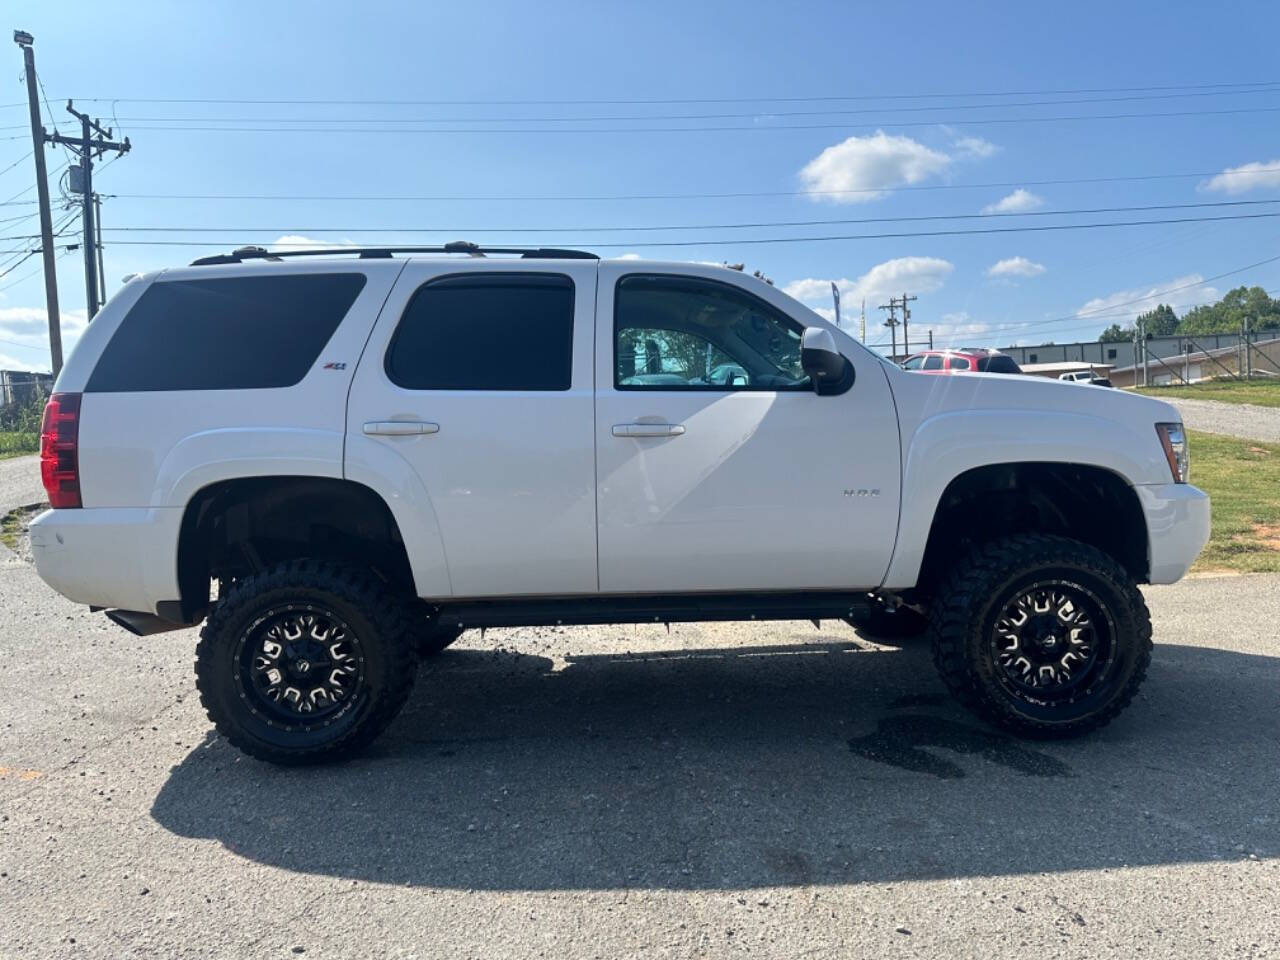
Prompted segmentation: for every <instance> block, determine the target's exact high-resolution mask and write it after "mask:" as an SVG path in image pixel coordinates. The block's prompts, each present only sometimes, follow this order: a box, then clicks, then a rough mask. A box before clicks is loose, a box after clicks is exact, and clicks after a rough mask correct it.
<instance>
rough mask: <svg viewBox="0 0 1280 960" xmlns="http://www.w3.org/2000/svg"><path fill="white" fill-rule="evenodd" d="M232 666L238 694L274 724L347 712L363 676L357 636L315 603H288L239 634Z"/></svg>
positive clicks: (315, 721)
mask: <svg viewBox="0 0 1280 960" xmlns="http://www.w3.org/2000/svg"><path fill="white" fill-rule="evenodd" d="M234 669H235V671H236V685H237V687H238V688H239V693H240V697H241V699H242V700H244V701H245V703H246V704H247V705H248V707H249V709H250V710H251V711H252V712H253V713H254V714H255V715H256V716H258V717H259V718H261V719H262V720H264V721H266V723H267V724H269V725H270V726H273V727H278V728H283V729H285V730H290V731H293V730H314V729H319V728H323V727H327V726H330V725H332V724H333V723H336V722H337V721H338V720H340V719H341V718H342V717H344V716H346V715H347V714H348V713H349V712H350V711H351V710H352V708H353V707H354V706H355V704H356V702H357V700H358V694H359V691H360V688H361V685H362V684H363V682H364V675H365V657H364V650H363V647H362V645H361V642H360V638H359V636H358V635H357V634H356V632H355V631H354V630H352V629H351V628H350V627H349V626H348V625H347V624H346V623H345V622H344V621H343V620H342V619H341V618H340V617H338V616H337V615H335V614H334V613H332V612H331V611H329V610H326V609H324V608H322V607H318V606H316V605H314V604H289V605H286V606H282V607H276V608H273V609H271V610H269V611H267V612H266V613H264V614H263V615H262V616H260V617H258V618H257V619H256V620H255V621H254V622H253V623H252V624H251V625H250V626H249V627H248V629H246V630H245V631H244V633H243V634H241V637H240V641H239V643H238V645H237V650H236V655H235V661H234Z"/></svg>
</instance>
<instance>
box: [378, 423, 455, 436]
mask: <svg viewBox="0 0 1280 960" xmlns="http://www.w3.org/2000/svg"><path fill="white" fill-rule="evenodd" d="M364 432H365V434H366V435H367V436H371V437H375V436H376V437H416V436H420V435H421V434H424V433H439V432H440V424H438V423H428V422H427V421H425V420H366V421H365V422H364Z"/></svg>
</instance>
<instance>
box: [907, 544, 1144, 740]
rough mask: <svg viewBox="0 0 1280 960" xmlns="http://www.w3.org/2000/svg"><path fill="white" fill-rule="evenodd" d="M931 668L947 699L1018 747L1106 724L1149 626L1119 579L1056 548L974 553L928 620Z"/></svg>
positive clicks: (1103, 559)
mask: <svg viewBox="0 0 1280 960" xmlns="http://www.w3.org/2000/svg"><path fill="white" fill-rule="evenodd" d="M930 632H931V634H932V642H933V658H934V662H935V663H936V664H937V667H938V670H939V672H940V673H941V675H942V679H943V681H944V682H945V683H946V685H947V686H948V687H949V688H950V690H951V692H952V693H953V694H954V695H955V697H956V698H957V699H958V700H959V701H960V702H961V703H962V704H964V705H965V706H966V707H968V708H969V709H970V710H972V711H974V712H975V713H977V714H978V715H979V716H981V717H983V718H984V719H986V720H989V721H991V722H992V723H995V724H998V725H999V726H1002V727H1005V728H1006V729H1009V730H1011V731H1013V732H1015V733H1017V734H1020V735H1022V736H1032V737H1068V736H1075V735H1078V734H1082V733H1086V732H1088V731H1090V730H1094V729H1097V728H1098V727H1101V726H1103V725H1104V724H1106V723H1108V722H1110V721H1111V720H1112V719H1113V718H1114V717H1115V716H1116V715H1117V714H1119V713H1120V712H1121V711H1122V710H1123V709H1124V708H1125V707H1126V706H1128V705H1129V702H1130V701H1131V700H1132V699H1133V697H1134V694H1135V693H1136V692H1137V690H1138V687H1139V685H1140V684H1141V683H1142V680H1143V677H1144V676H1145V675H1146V671H1147V666H1148V665H1149V664H1150V662H1151V618H1150V615H1149V614H1148V612H1147V606H1146V602H1145V601H1144V600H1143V598H1142V594H1141V593H1140V592H1139V591H1138V588H1137V586H1136V585H1135V584H1134V582H1133V580H1132V578H1131V577H1130V576H1129V574H1128V573H1127V571H1125V569H1124V568H1123V567H1121V566H1120V564H1119V563H1117V562H1116V561H1115V560H1113V559H1112V558H1111V557H1110V556H1108V555H1107V554H1105V553H1103V552H1102V551H1100V550H1098V549H1096V548H1094V547H1091V546H1088V545H1087V544H1084V543H1080V542H1079V541H1076V540H1071V539H1068V538H1066V537H1058V536H1048V535H1044V534H1020V535H1017V536H1013V537H1009V538H1007V539H1003V540H997V541H994V542H992V543H987V544H983V545H981V546H979V547H977V548H976V549H975V550H974V551H973V552H972V553H971V554H970V555H969V556H968V557H967V558H966V559H965V560H964V561H963V562H962V563H960V564H958V565H957V567H956V568H955V570H954V571H953V572H952V574H951V575H950V576H949V577H948V578H947V579H946V581H945V583H944V584H943V586H942V587H941V589H940V590H939V591H938V594H937V596H936V598H935V601H934V603H933V604H932V605H931V609H930Z"/></svg>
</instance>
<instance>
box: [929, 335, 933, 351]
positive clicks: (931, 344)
mask: <svg viewBox="0 0 1280 960" xmlns="http://www.w3.org/2000/svg"><path fill="white" fill-rule="evenodd" d="M929 349H930V350H932V349H933V331H932V330H930V331H929Z"/></svg>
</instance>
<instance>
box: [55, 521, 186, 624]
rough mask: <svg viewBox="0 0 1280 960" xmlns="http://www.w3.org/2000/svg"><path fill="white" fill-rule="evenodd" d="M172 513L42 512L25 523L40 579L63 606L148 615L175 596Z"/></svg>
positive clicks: (175, 534) (177, 523)
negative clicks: (60, 597)
mask: <svg viewBox="0 0 1280 960" xmlns="http://www.w3.org/2000/svg"><path fill="white" fill-rule="evenodd" d="M181 525H182V509H181V508H177V507H156V508H152V507H141V508H124V507H87V508H82V509H75V510H46V511H45V512H44V513H42V514H40V516H38V517H36V518H35V520H33V521H32V522H31V553H32V556H33V557H34V559H35V564H36V572H37V573H39V574H40V579H42V580H43V581H44V582H45V583H47V584H49V586H51V587H53V589H55V590H57V591H58V592H59V593H60V594H62V595H63V596H64V597H66V598H67V599H68V600H73V601H75V602H76V603H85V604H88V605H90V606H95V607H121V608H123V609H125V610H142V611H146V612H149V613H154V612H155V610H156V604H157V603H159V602H160V601H163V600H175V599H177V597H178V596H179V592H178V559H177V558H178V531H179V528H180V527H181Z"/></svg>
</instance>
